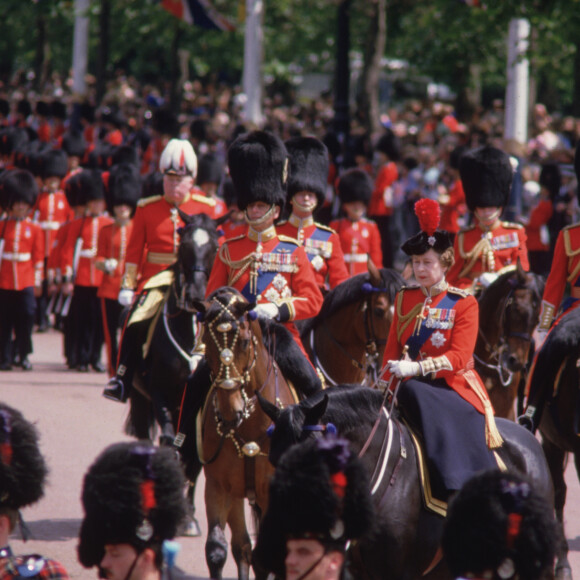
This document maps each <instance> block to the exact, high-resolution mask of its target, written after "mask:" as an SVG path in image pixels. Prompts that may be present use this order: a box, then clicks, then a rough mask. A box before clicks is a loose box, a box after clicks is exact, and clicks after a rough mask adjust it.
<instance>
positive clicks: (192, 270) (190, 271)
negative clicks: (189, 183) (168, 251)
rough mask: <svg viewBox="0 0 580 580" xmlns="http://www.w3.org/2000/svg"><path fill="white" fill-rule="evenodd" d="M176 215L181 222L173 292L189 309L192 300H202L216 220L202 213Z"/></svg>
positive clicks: (215, 243) (215, 238)
mask: <svg viewBox="0 0 580 580" xmlns="http://www.w3.org/2000/svg"><path fill="white" fill-rule="evenodd" d="M178 211H179V215H180V216H181V219H182V220H183V222H184V223H185V226H184V227H183V228H180V230H179V235H180V242H179V248H178V250H177V263H176V265H175V292H176V296H177V301H178V306H179V307H180V308H182V309H183V310H188V311H190V312H191V311H193V310H194V306H193V302H194V301H195V300H202V299H203V297H204V295H205V288H206V285H207V280H208V278H209V273H210V270H211V267H212V265H213V262H214V260H215V256H216V252H217V249H218V234H217V225H218V224H217V222H216V221H214V220H212V219H211V218H210V217H209V216H207V215H205V214H196V215H192V216H190V215H188V214H186V213H184V212H183V211H181V210H178Z"/></svg>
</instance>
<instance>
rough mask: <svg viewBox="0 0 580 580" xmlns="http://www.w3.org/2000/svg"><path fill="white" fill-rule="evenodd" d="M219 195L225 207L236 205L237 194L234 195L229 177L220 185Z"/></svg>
mask: <svg viewBox="0 0 580 580" xmlns="http://www.w3.org/2000/svg"><path fill="white" fill-rule="evenodd" d="M221 194H222V198H223V200H224V202H225V204H226V207H230V206H231V205H234V204H236V205H237V204H238V194H237V193H236V188H235V187H234V184H233V183H232V180H231V179H230V178H229V177H226V178H225V179H224V181H223V183H222V191H221Z"/></svg>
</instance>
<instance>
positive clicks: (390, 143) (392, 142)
mask: <svg viewBox="0 0 580 580" xmlns="http://www.w3.org/2000/svg"><path fill="white" fill-rule="evenodd" d="M375 149H376V150H377V151H380V152H381V153H384V154H385V155H386V156H387V157H388V158H389V159H390V160H391V161H398V159H399V157H400V156H401V143H400V141H399V138H398V137H397V136H396V135H395V134H394V133H393V132H392V131H391V130H390V129H387V132H386V133H385V134H384V135H382V136H381V137H380V138H379V140H378V141H377V144H376V145H375Z"/></svg>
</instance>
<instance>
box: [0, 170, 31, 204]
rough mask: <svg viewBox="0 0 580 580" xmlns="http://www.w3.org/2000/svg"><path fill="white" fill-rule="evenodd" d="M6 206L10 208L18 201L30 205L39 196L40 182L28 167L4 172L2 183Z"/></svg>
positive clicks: (0, 184) (0, 185)
mask: <svg viewBox="0 0 580 580" xmlns="http://www.w3.org/2000/svg"><path fill="white" fill-rule="evenodd" d="M0 187H1V188H2V199H3V204H5V205H4V207H7V208H10V207H12V204H14V203H16V202H17V201H22V202H24V203H27V204H28V205H30V206H33V205H34V202H35V201H36V198H37V197H38V184H37V183H36V180H35V179H34V175H32V173H31V172H30V171H27V170H26V169H11V170H9V171H6V172H4V174H3V175H2V180H1V183H0Z"/></svg>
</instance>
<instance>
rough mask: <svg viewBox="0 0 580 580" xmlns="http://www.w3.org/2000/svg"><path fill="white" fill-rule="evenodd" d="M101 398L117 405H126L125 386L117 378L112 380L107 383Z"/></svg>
mask: <svg viewBox="0 0 580 580" xmlns="http://www.w3.org/2000/svg"><path fill="white" fill-rule="evenodd" d="M103 397H105V398H106V399H109V400H110V401H116V402H118V403H126V402H127V399H128V398H129V393H126V392H125V385H124V384H123V382H122V381H121V380H119V379H118V378H117V377H114V378H112V379H111V380H110V381H109V382H108V386H107V388H106V389H104V390H103Z"/></svg>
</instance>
